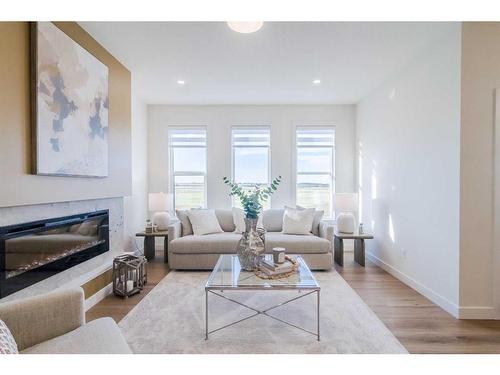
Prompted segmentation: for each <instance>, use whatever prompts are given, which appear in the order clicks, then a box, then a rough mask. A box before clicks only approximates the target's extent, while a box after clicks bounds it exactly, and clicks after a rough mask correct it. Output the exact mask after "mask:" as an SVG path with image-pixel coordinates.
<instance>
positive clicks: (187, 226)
mask: <svg viewBox="0 0 500 375" xmlns="http://www.w3.org/2000/svg"><path fill="white" fill-rule="evenodd" d="M187 213H188V211H187V210H175V214H176V216H177V218H178V219H179V221H180V222H181V228H182V233H181V236H182V237H184V236H189V235H191V234H193V227H192V225H191V222H190V221H189V217H188V214H187Z"/></svg>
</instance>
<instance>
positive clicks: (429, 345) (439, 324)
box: [336, 253, 500, 354]
mask: <svg viewBox="0 0 500 375" xmlns="http://www.w3.org/2000/svg"><path fill="white" fill-rule="evenodd" d="M336 269H337V271H338V272H339V274H340V275H342V277H343V278H344V279H345V280H346V281H347V282H348V283H349V285H350V286H351V287H352V288H353V289H354V290H355V291H356V292H357V293H358V295H359V296H360V297H361V298H362V299H363V301H364V302H365V303H366V304H367V305H368V306H370V308H371V309H372V310H373V311H374V312H375V314H376V315H377V316H378V317H379V319H380V320H381V321H382V322H383V323H384V324H385V325H386V326H387V328H389V330H391V332H392V333H393V334H394V336H396V337H397V338H398V340H399V341H400V342H401V343H402V344H403V345H404V346H405V347H406V349H407V350H408V351H409V352H410V353H448V354H452V353H500V321H495V320H489V321H488V320H481V321H478V320H458V319H455V318H454V317H452V316H451V315H450V314H448V313H447V312H445V311H444V310H442V309H441V308H440V307H438V306H437V305H435V304H433V303H432V302H431V301H429V300H428V299H427V298H425V297H423V296H422V295H420V294H419V293H417V292H416V291H414V290H413V289H411V288H410V287H408V286H406V285H405V284H403V283H402V282H401V281H399V280H398V279H396V278H394V277H393V276H391V275H389V274H388V273H387V272H385V271H384V270H383V269H381V268H379V267H377V266H376V265H374V264H373V263H371V262H369V261H367V262H366V267H361V266H360V265H358V264H357V263H355V262H354V260H353V254H352V253H347V254H346V258H345V260H344V267H343V268H342V267H336Z"/></svg>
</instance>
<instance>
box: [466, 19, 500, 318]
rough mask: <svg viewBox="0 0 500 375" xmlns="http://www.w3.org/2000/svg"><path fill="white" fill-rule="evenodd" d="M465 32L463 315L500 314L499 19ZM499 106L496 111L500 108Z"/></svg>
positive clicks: (468, 26)
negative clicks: (497, 94) (495, 161)
mask: <svg viewBox="0 0 500 375" xmlns="http://www.w3.org/2000/svg"><path fill="white" fill-rule="evenodd" d="M462 32H463V33H462V124H461V125H462V126H461V150H462V153H461V159H460V163H461V165H460V183H461V185H460V188H461V195H460V224H461V229H460V307H461V317H464V318H497V319H500V276H499V275H500V272H499V269H500V237H499V233H500V228H498V223H499V222H500V221H499V220H500V206H499V202H500V200H498V198H499V197H500V192H499V191H498V189H500V187H498V186H497V188H496V189H497V191H495V190H494V185H493V179H494V178H496V180H497V181H499V180H498V179H499V176H498V175H497V176H495V175H494V167H495V165H494V152H495V148H494V137H495V136H497V137H498V134H496V133H495V130H494V129H495V128H494V124H495V122H494V116H495V89H497V88H500V69H499V67H500V50H499V48H498V46H499V45H500V23H499V22H470V23H469V22H465V23H464V24H463V30H462ZM496 111H497V116H498V111H499V108H496ZM499 151H500V150H496V152H497V155H498V153H499ZM499 161H500V159H497V162H499ZM496 168H497V169H496V170H497V173H500V170H499V166H498V165H497V166H496ZM495 196H496V198H497V200H494V197H495ZM495 206H496V210H494V207H495ZM494 214H496V215H497V226H496V227H495V226H494V222H493V217H494ZM494 240H496V243H495V242H494ZM495 278H496V287H495V285H494V284H495ZM495 299H496V301H495ZM495 302H496V305H497V309H496V312H495V311H494V310H495V309H494V305H495Z"/></svg>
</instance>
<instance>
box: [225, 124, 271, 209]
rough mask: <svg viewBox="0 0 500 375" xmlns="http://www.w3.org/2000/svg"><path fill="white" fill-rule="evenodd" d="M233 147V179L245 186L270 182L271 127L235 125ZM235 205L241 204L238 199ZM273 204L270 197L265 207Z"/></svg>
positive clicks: (249, 186) (232, 134) (232, 132)
mask: <svg viewBox="0 0 500 375" xmlns="http://www.w3.org/2000/svg"><path fill="white" fill-rule="evenodd" d="M231 139H232V149H233V171H232V174H233V180H234V181H235V182H236V183H239V184H243V187H244V188H251V187H253V186H255V185H259V186H261V185H267V184H269V165H270V157H269V148H270V143H271V132H270V129H269V127H265V126H254V127H239V126H238V127H233V128H232V131H231ZM233 205H235V206H239V202H238V201H237V200H234V201H233ZM270 206H271V204H270V200H269V199H268V200H267V202H266V203H264V208H269V207H270Z"/></svg>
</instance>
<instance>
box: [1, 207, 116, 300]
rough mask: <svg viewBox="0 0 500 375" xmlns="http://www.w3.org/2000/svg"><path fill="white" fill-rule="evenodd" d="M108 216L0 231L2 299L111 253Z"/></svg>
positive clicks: (65, 219)
mask: <svg viewBox="0 0 500 375" xmlns="http://www.w3.org/2000/svg"><path fill="white" fill-rule="evenodd" d="M108 228H109V213H108V211H107V210H106V211H98V212H92V213H85V214H80V215H73V216H67V217H60V218H54V219H48V220H42V221H37V222H30V223H24V224H18V225H11V226H8V227H3V228H0V272H1V274H0V298H2V297H5V296H6V295H9V294H11V293H14V292H16V291H18V290H20V289H23V288H25V287H27V286H29V285H32V284H34V283H36V282H38V281H41V280H43V279H45V278H47V277H50V276H52V275H54V274H56V273H59V272H62V271H64V270H66V269H68V268H70V267H73V266H75V265H77V264H79V263H82V262H84V261H86V260H88V259H90V258H93V257H95V256H97V255H99V254H102V253H104V252H106V251H108V250H109V229H108Z"/></svg>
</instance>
